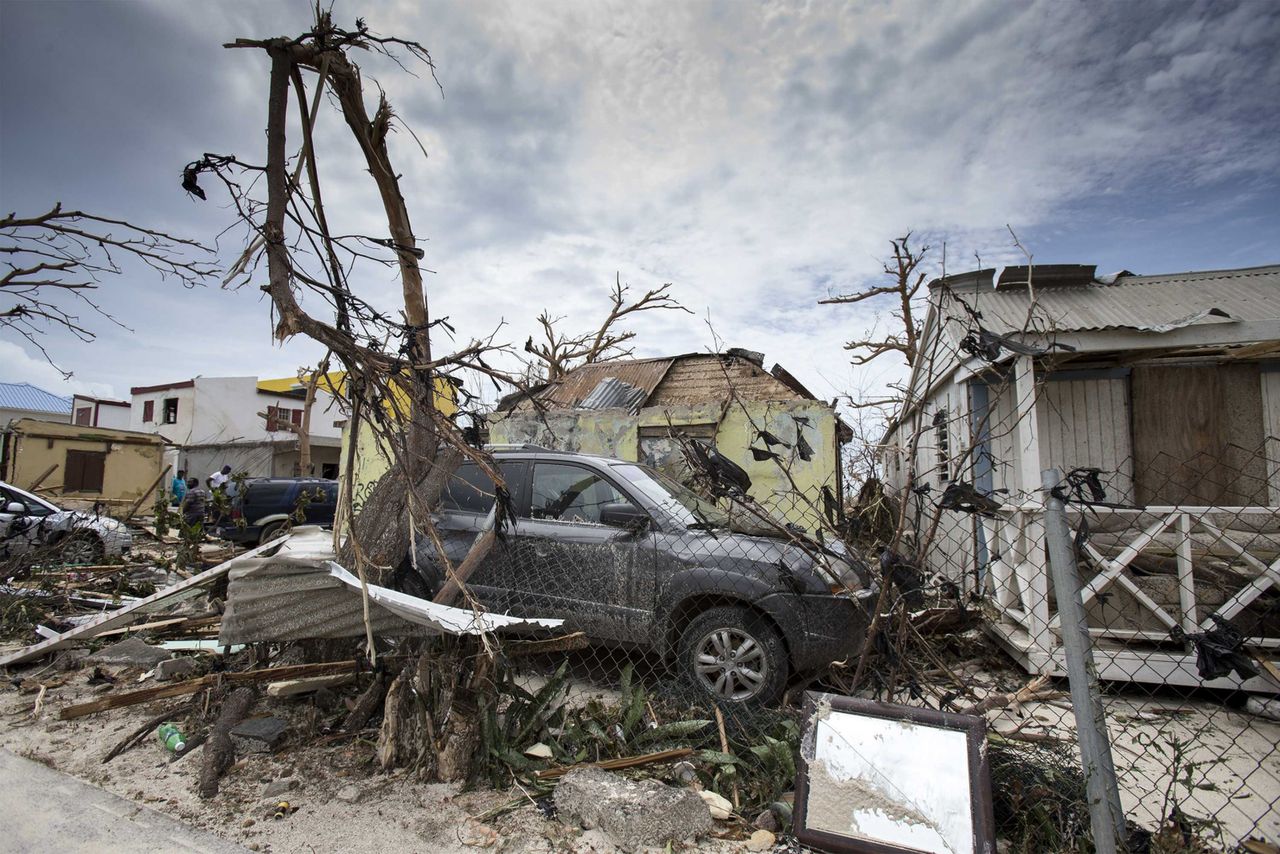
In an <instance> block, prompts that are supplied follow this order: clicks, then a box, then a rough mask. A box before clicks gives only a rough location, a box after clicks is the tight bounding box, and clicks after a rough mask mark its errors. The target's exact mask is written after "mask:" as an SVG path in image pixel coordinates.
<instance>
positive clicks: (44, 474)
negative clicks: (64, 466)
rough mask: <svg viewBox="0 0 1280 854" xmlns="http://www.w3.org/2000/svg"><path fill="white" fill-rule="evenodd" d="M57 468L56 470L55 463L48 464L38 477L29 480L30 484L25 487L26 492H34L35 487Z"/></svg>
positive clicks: (38, 486) (37, 487)
mask: <svg viewBox="0 0 1280 854" xmlns="http://www.w3.org/2000/svg"><path fill="white" fill-rule="evenodd" d="M57 470H58V464H57V463H54V464H53V465H51V466H49V467H48V468H47V469H45V470H44V472H43V473H42V474H41V475H40V476H39V477H38V478H36V479H35V480H33V481H31V485H30V486H28V487H27V492H35V491H36V490H37V489H39V488H40V484H42V483H44V482H45V479H46V478H48V477H49V475H51V474H53V473H54V472H55V471H57Z"/></svg>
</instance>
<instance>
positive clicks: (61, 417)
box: [0, 408, 71, 427]
mask: <svg viewBox="0 0 1280 854" xmlns="http://www.w3.org/2000/svg"><path fill="white" fill-rule="evenodd" d="M19 418H35V419H38V420H40V421H52V422H54V423H55V424H70V423H71V413H69V412H68V413H66V414H60V413H57V412H31V411H29V410H26V409H3V408H0V427H4V426H5V425H6V424H8V423H9V422H10V421H17V420H18V419H19Z"/></svg>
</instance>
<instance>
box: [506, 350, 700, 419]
mask: <svg viewBox="0 0 1280 854" xmlns="http://www.w3.org/2000/svg"><path fill="white" fill-rule="evenodd" d="M673 361H674V359H671V358H663V359H618V360H616V361H611V362H595V363H593V364H590V365H583V366H582V367H580V368H574V369H573V370H572V371H569V373H567V374H565V375H564V376H563V377H561V378H560V379H558V380H556V381H555V382H553V383H551V384H550V385H548V386H547V387H546V388H544V389H543V390H542V391H540V392H538V394H537V397H538V399H539V400H540V401H541V402H542V403H543V404H545V405H546V406H548V407H550V408H552V409H572V408H574V407H575V406H579V405H581V404H582V401H584V400H586V399H587V397H588V395H590V394H591V392H593V391H595V390H596V386H598V385H600V382H601V381H602V380H604V379H606V378H608V377H612V378H613V379H615V380H621V381H622V382H624V383H626V384H627V385H629V386H634V387H635V388H638V389H643V390H644V396H645V398H648V397H649V395H651V394H653V390H654V389H655V388H657V387H658V383H660V382H662V378H663V377H664V376H666V373H667V369H668V368H670V367H671V363H672V362H673ZM521 408H523V407H521Z"/></svg>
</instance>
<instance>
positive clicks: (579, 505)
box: [529, 463, 628, 524]
mask: <svg viewBox="0 0 1280 854" xmlns="http://www.w3.org/2000/svg"><path fill="white" fill-rule="evenodd" d="M627 501H628V499H627V497H626V496H625V495H623V494H622V493H621V492H619V491H618V490H617V489H615V488H614V486H613V484H611V483H609V481H607V480H605V479H604V478H602V477H600V476H599V475H597V474H595V473H593V472H591V471H588V470H587V469H584V468H579V467H578V466H569V465H561V464H559V463H538V464H537V465H535V466H534V468H533V495H532V497H531V498H530V501H529V515H530V516H531V517H532V518H534V519H555V520H557V521H560V522H594V523H596V524H599V523H600V509H601V508H602V507H604V506H605V505H606V504H618V503H622V502H627Z"/></svg>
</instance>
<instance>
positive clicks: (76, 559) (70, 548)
mask: <svg viewBox="0 0 1280 854" xmlns="http://www.w3.org/2000/svg"><path fill="white" fill-rule="evenodd" d="M102 555H103V548H102V541H101V540H99V539H98V538H97V537H95V536H94V535H93V534H71V535H69V536H67V537H64V538H63V539H62V541H61V542H59V543H58V559H59V560H61V561H62V562H63V563H69V564H92V563H98V562H99V561H101V560H102Z"/></svg>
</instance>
